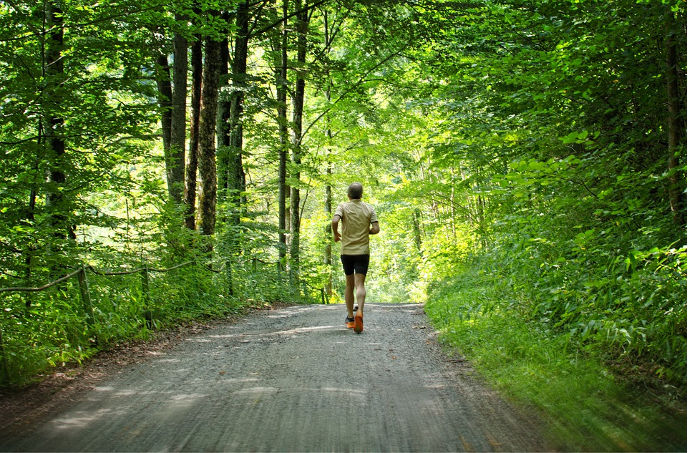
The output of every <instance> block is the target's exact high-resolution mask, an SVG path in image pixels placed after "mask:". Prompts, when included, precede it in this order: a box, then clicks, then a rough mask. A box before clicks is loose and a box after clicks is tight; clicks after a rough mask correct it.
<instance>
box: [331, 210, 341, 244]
mask: <svg viewBox="0 0 688 453" xmlns="http://www.w3.org/2000/svg"><path fill="white" fill-rule="evenodd" d="M332 234H333V235H334V242H339V241H340V240H341V239H342V236H341V235H340V234H339V216H338V215H337V214H335V216H334V217H332Z"/></svg>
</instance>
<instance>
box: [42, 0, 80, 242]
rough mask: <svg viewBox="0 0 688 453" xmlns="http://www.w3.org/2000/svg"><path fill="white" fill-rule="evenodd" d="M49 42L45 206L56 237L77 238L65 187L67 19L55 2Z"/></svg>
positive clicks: (50, 13) (50, 6) (49, 8)
mask: <svg viewBox="0 0 688 453" xmlns="http://www.w3.org/2000/svg"><path fill="white" fill-rule="evenodd" d="M45 14H46V26H47V31H48V32H47V39H46V42H45V63H44V68H45V69H44V73H45V79H46V90H45V91H44V93H43V96H44V98H45V101H46V102H45V104H44V108H45V109H46V119H45V121H44V124H45V126H46V127H47V130H46V133H45V141H46V143H47V145H48V160H49V162H50V167H49V171H48V185H47V196H46V204H47V205H48V206H49V207H50V208H51V210H52V212H51V217H52V226H53V228H54V233H53V234H54V235H56V236H57V237H62V238H64V237H67V236H70V237H72V238H73V237H74V230H73V228H72V226H70V225H69V224H68V222H67V218H68V214H67V207H66V206H65V204H66V201H67V200H65V195H64V194H65V191H64V185H65V181H66V175H65V170H64V166H65V162H64V161H65V137H64V125H65V122H64V118H63V117H62V115H61V113H60V111H61V110H62V109H63V108H64V106H63V105H62V98H63V95H62V92H63V88H62V83H63V82H64V79H65V73H64V72H65V71H64V59H63V53H62V50H63V46H64V19H63V12H62V10H61V9H60V7H59V6H58V4H57V3H56V2H53V1H49V2H47V3H46V12H45Z"/></svg>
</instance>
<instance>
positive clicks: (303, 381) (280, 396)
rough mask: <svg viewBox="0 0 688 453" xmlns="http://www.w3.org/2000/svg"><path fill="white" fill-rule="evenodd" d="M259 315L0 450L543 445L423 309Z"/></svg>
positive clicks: (218, 330)
mask: <svg viewBox="0 0 688 453" xmlns="http://www.w3.org/2000/svg"><path fill="white" fill-rule="evenodd" d="M344 316H345V309H344V308H343V306H342V305H310V306H294V307H288V308H284V309H280V310H273V311H262V312H256V313H253V314H251V315H249V316H248V317H246V318H244V319H242V320H240V321H239V322H236V323H233V324H228V325H222V326H219V327H215V328H213V329H211V330H207V331H205V332H203V333H201V334H198V335H194V336H191V337H189V338H187V339H186V340H185V341H184V342H182V343H181V344H179V345H177V346H176V347H174V348H173V349H171V350H169V351H167V352H165V353H164V354H161V355H158V356H157V357H155V358H153V359H151V360H150V361H148V362H146V363H142V364H137V365H134V366H132V367H131V368H129V369H128V370H126V371H125V372H123V373H121V374H119V375H117V376H114V377H112V378H110V379H108V380H105V381H103V382H100V383H99V384H98V385H97V386H96V387H95V388H94V389H93V390H91V391H90V392H87V393H85V394H83V396H82V397H81V398H80V400H79V401H78V402H76V403H75V404H73V405H71V406H70V407H66V408H64V409H63V410H62V411H60V412H58V413H54V414H51V415H50V416H49V417H47V418H46V419H45V420H43V422H42V423H39V424H38V425H37V426H35V427H34V428H32V429H31V430H29V431H26V432H14V433H11V434H10V435H9V436H3V438H1V439H0V450H2V451H525V450H530V451H532V450H539V451H541V450H547V449H549V447H548V445H547V444H546V443H545V441H544V440H543V438H542V436H541V434H540V433H539V430H538V424H537V422H536V421H535V420H533V419H532V418H531V417H528V416H525V415H523V414H521V413H520V412H519V411H517V410H515V409H514V408H513V407H511V406H510V405H509V404H508V403H507V402H505V401H504V400H503V399H501V398H500V397H499V396H498V395H497V394H496V393H495V392H494V391H492V390H489V389H488V388H486V387H485V386H484V385H482V384H481V383H480V380H479V379H478V378H477V377H475V376H474V375H473V372H472V370H471V368H470V365H469V364H468V363H466V362H463V361H460V360H458V361H457V360H451V359H450V358H448V357H447V356H446V355H445V354H444V353H443V351H442V349H441V347H440V346H439V345H438V344H437V341H436V335H435V333H434V331H433V329H432V327H431V326H430V325H429V323H428V321H427V318H426V316H425V314H424V313H423V310H422V307H421V306H420V305H410V304H409V305H381V304H366V317H365V330H364V331H363V333H362V334H360V335H356V334H355V333H353V332H352V331H351V330H348V329H346V328H345V327H344Z"/></svg>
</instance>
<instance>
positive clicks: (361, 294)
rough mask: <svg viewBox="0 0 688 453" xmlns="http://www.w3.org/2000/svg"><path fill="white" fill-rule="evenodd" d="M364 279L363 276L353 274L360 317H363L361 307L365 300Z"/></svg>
mask: <svg viewBox="0 0 688 453" xmlns="http://www.w3.org/2000/svg"><path fill="white" fill-rule="evenodd" d="M365 278H366V276H365V274H354V285H355V286H356V302H357V303H358V313H360V314H361V316H363V306H364V305H365V298H366V289H365ZM352 299H353V298H352Z"/></svg>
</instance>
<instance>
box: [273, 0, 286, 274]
mask: <svg viewBox="0 0 688 453" xmlns="http://www.w3.org/2000/svg"><path fill="white" fill-rule="evenodd" d="M288 13H289V0H282V17H283V22H282V25H281V29H280V35H279V38H278V39H277V40H276V44H277V45H276V46H275V48H276V49H278V50H279V57H278V58H277V60H276V64H275V87H276V89H277V123H278V127H279V140H280V144H279V166H278V188H279V196H278V202H277V204H278V211H279V214H278V230H279V233H278V234H279V245H278V253H279V269H280V270H284V265H285V261H286V256H287V235H286V230H287V220H286V219H287V216H286V213H287V208H286V203H287V193H288V190H289V189H288V187H287V152H288V150H289V130H288V125H287V37H288V35H287V33H288V32H287V15H288Z"/></svg>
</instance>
